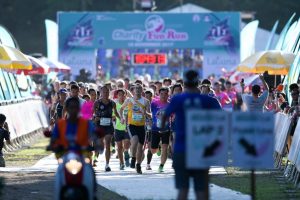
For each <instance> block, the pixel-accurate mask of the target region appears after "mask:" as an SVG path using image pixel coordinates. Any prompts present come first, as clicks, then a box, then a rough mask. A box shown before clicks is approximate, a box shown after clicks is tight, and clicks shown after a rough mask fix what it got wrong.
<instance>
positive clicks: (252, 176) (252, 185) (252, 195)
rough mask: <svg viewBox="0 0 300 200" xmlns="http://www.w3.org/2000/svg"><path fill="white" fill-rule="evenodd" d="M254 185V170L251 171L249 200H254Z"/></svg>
mask: <svg viewBox="0 0 300 200" xmlns="http://www.w3.org/2000/svg"><path fill="white" fill-rule="evenodd" d="M255 183H256V180H255V170H254V169H252V170H251V199H252V200H255V199H256V198H255V193H256V191H255V188H256V185H255Z"/></svg>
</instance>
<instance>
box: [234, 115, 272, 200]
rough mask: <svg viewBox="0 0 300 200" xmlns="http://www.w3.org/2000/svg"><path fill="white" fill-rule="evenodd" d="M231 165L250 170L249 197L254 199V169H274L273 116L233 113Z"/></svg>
mask: <svg viewBox="0 0 300 200" xmlns="http://www.w3.org/2000/svg"><path fill="white" fill-rule="evenodd" d="M230 129H231V134H232V149H233V151H232V152H233V165H234V166H237V167H241V168H248V169H251V196H252V200H255V198H256V192H255V188H256V183H255V182H256V177H255V170H256V169H266V168H268V169H270V168H273V167H274V161H273V152H274V114H273V113H262V112H233V113H232V126H231V127H230Z"/></svg>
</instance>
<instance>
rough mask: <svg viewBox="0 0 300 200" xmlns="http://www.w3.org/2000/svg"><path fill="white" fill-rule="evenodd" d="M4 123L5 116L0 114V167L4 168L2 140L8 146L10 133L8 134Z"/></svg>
mask: <svg viewBox="0 0 300 200" xmlns="http://www.w3.org/2000/svg"><path fill="white" fill-rule="evenodd" d="M5 121H6V116H5V115H3V114H0V167H5V160H4V157H3V152H2V149H3V146H4V140H6V141H7V143H8V144H10V133H9V129H8V125H7V123H6V122H5Z"/></svg>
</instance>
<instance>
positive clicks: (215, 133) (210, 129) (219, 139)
mask: <svg viewBox="0 0 300 200" xmlns="http://www.w3.org/2000/svg"><path fill="white" fill-rule="evenodd" d="M185 113H186V133H188V134H187V138H186V148H187V149H186V150H187V151H186V152H187V156H186V166H187V168H189V169H207V168H209V167H210V166H213V165H222V166H225V165H227V152H228V114H227V113H225V112H220V111H203V110H197V109H189V110H186V111H185Z"/></svg>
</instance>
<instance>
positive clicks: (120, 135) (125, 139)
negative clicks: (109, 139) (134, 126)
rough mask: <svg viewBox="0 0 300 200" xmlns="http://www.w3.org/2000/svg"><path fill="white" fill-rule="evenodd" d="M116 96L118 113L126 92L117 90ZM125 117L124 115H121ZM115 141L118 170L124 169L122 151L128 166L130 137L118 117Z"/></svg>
mask: <svg viewBox="0 0 300 200" xmlns="http://www.w3.org/2000/svg"><path fill="white" fill-rule="evenodd" d="M117 96H118V99H117V101H116V108H117V111H118V112H119V113H120V109H121V107H122V105H123V103H124V101H125V99H126V92H125V90H123V89H119V90H117ZM123 115H126V112H124V113H123ZM123 118H125V117H123ZM115 141H116V143H117V147H118V157H119V160H120V170H124V168H125V165H124V157H123V152H124V154H125V162H126V166H127V167H128V166H129V154H128V149H129V147H130V137H129V134H128V132H127V127H126V124H122V123H121V121H120V119H118V118H117V119H116V127H115Z"/></svg>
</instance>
